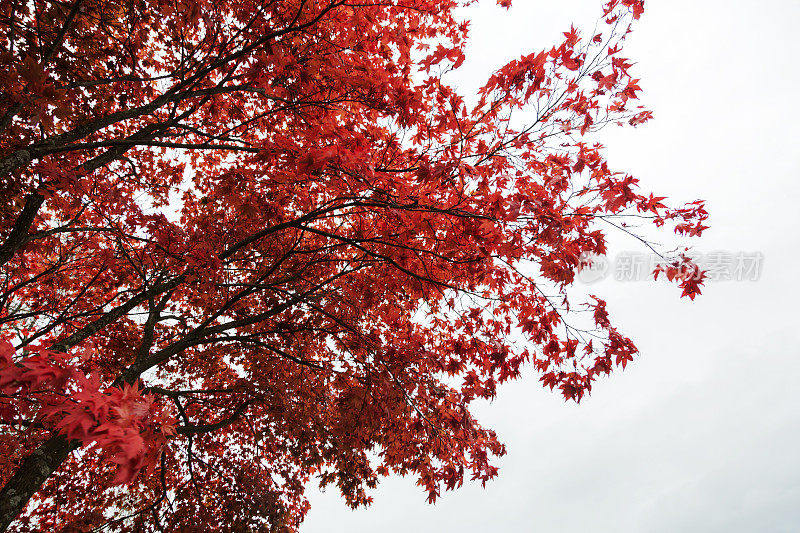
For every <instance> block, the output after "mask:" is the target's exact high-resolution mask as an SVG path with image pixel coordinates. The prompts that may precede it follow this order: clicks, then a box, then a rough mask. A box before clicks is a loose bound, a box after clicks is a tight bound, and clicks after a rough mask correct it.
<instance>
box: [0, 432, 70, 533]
mask: <svg viewBox="0 0 800 533" xmlns="http://www.w3.org/2000/svg"><path fill="white" fill-rule="evenodd" d="M76 448H77V446H76V445H75V444H74V441H73V442H72V443H71V442H68V441H67V439H66V438H65V437H64V436H63V435H56V436H54V437H50V438H49V439H48V440H47V441H45V442H44V443H43V444H42V445H41V446H39V447H38V448H37V449H36V451H34V452H33V453H32V454H30V455H29V456H28V457H27V458H26V459H25V460H24V461H23V462H22V464H21V465H20V466H19V468H17V471H16V472H15V473H14V475H13V476H12V477H11V479H9V480H8V482H7V483H6V484H5V486H4V487H3V489H2V490H0V531H5V530H6V529H8V526H9V524H11V522H12V521H13V520H14V519H15V518H17V516H19V514H20V513H21V512H22V510H23V509H25V506H26V505H27V504H28V501H29V500H30V499H31V497H32V496H33V495H34V494H36V492H38V490H39V489H40V488H41V487H42V484H43V483H44V482H45V480H47V478H49V477H50V475H51V474H52V473H53V472H55V471H56V469H58V467H59V466H61V463H63V462H64V460H66V458H67V457H68V456H69V454H70V452H72V451H73V450H74V449H76Z"/></svg>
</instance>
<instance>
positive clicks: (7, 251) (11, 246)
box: [0, 191, 44, 266]
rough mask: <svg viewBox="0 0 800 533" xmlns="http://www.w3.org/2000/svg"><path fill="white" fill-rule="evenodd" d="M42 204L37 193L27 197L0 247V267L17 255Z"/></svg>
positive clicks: (42, 197) (42, 198)
mask: <svg viewBox="0 0 800 533" xmlns="http://www.w3.org/2000/svg"><path fill="white" fill-rule="evenodd" d="M43 202H44V196H42V195H41V194H40V193H39V192H38V191H34V192H32V193H30V194H29V195H28V198H27V199H26V200H25V206H24V207H23V208H22V212H21V213H20V214H19V217H18V218H17V221H16V222H15V223H14V227H13V228H12V229H11V233H9V234H8V237H6V241H5V242H4V243H3V245H2V246H0V266H2V265H5V264H6V263H8V261H9V260H10V259H11V258H12V257H14V254H15V253H17V250H19V248H20V246H22V245H23V244H25V239H26V238H27V237H28V230H29V229H30V227H31V225H32V224H33V220H34V219H35V218H36V213H38V212H39V208H40V207H42V203H43Z"/></svg>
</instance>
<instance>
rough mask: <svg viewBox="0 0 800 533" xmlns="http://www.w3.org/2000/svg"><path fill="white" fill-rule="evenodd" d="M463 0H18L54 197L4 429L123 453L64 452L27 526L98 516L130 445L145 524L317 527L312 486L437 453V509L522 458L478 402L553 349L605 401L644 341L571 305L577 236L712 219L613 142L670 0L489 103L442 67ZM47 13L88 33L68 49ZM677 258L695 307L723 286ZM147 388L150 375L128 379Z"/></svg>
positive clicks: (623, 7) (134, 520) (9, 383)
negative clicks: (637, 169) (652, 179)
mask: <svg viewBox="0 0 800 533" xmlns="http://www.w3.org/2000/svg"><path fill="white" fill-rule="evenodd" d="M464 3H465V4H469V3H470V2H468V1H467V2H464ZM499 3H500V4H501V5H503V6H505V7H509V5H510V2H509V1H507V0H500V2H499ZM459 4H460V3H458V2H455V1H435V0H392V1H388V2H379V3H367V4H350V3H347V2H341V1H338V0H331V1H327V0H286V1H282V2H262V1H255V0H252V1H251V0H247V1H241V0H236V1H234V0H217V1H215V2H206V1H200V2H183V1H180V2H177V3H174V2H173V3H169V2H167V3H165V2H149V1H146V2H145V4H143V5H146V6H147V9H140V8H136V7H135V6H133V5H132V4H130V3H129V2H125V1H121V0H83V2H82V3H76V4H75V5H74V7H75V9H70V8H69V7H68V6H66V5H62V4H60V3H59V4H56V3H52V4H47V5H46V6H45V7H42V8H41V10H39V11H37V10H35V9H33V7H32V6H33V4H31V3H23V4H20V5H19V6H18V9H17V10H16V11H15V12H14V13H15V15H14V16H16V17H18V18H19V19H21V20H22V19H24V20H26V21H28V23H27V24H26V25H25V26H24V27H23V26H21V25H9V24H6V25H5V26H3V21H4V20H11V15H10V12H5V13H6V17H5V18H0V29H1V30H3V31H4V32H5V33H3V36H4V37H3V38H4V39H6V40H8V41H13V42H14V43H15V48H14V50H15V52H14V53H13V54H11V56H8V57H7V56H0V64H2V65H3V66H7V67H9V68H7V69H5V70H3V69H0V70H3V72H0V87H2V88H3V95H9V96H8V97H7V98H6V97H5V96H4V97H3V98H5V99H4V100H2V102H0V103H2V105H3V106H5V107H4V109H5V111H4V113H5V115H3V116H0V154H2V160H0V163H2V164H0V173H3V172H4V173H5V174H3V176H4V181H3V182H2V183H1V184H0V187H2V189H1V190H2V192H3V194H5V195H6V196H8V197H9V198H11V201H10V202H8V205H7V206H6V205H3V204H2V203H0V232H1V233H2V236H3V238H4V239H8V240H9V241H13V239H11V237H12V236H14V231H15V230H16V229H18V228H17V226H18V224H19V223H18V221H19V220H21V219H24V217H22V216H21V215H20V213H21V212H22V211H24V210H25V208H27V207H28V206H30V205H44V206H45V207H44V208H42V209H39V210H38V212H37V213H36V216H35V217H33V218H30V221H29V224H28V226H27V227H25V228H23V229H24V231H22V232H18V233H20V234H21V237H20V238H18V239H17V241H16V245H14V243H13V242H12V243H11V244H10V245H8V246H6V244H2V245H0V258H3V260H7V261H8V262H7V263H6V264H5V265H4V269H5V272H6V274H7V275H6V276H4V278H3V279H2V280H0V282H2V284H1V285H0V289H2V291H3V292H2V294H0V301H2V302H3V307H2V309H0V323H2V324H3V325H4V327H5V326H6V325H8V327H9V331H13V332H14V335H15V342H19V344H18V345H19V346H23V347H28V350H29V352H28V353H29V355H28V356H26V357H23V358H22V359H21V360H19V361H17V362H16V363H15V362H13V361H12V353H11V351H10V348H8V346H5V347H4V348H3V349H4V350H5V351H4V353H5V354H6V355H5V356H4V357H5V359H4V360H3V361H4V363H3V364H4V366H3V370H2V372H3V374H2V375H3V376H4V377H3V380H4V381H3V387H4V391H6V392H4V394H6V397H4V398H3V403H2V405H3V406H4V407H3V408H4V411H3V413H4V414H3V417H4V420H5V421H7V422H9V423H11V424H14V425H13V426H9V427H10V428H11V429H10V430H9V432H8V433H7V434H5V435H3V438H2V440H0V447H2V450H19V449H21V448H22V447H23V446H31V447H36V446H43V445H44V443H47V442H48V440H47V439H49V438H52V434H53V433H54V432H61V433H63V434H66V435H67V436H68V437H69V438H72V439H75V440H77V441H80V442H81V443H82V444H85V445H91V446H94V447H95V451H96V452H97V453H94V454H83V455H81V456H80V457H78V454H75V455H74V456H72V457H71V458H69V459H67V460H65V461H64V462H63V464H62V466H61V468H60V469H59V470H58V471H56V472H55V473H54V474H53V476H52V477H51V478H50V479H49V480H48V481H47V483H45V485H44V487H43V488H42V490H41V491H40V492H39V494H38V495H37V498H36V505H33V506H31V507H30V509H29V515H26V516H25V517H24V519H25V520H38V521H39V522H38V523H40V524H45V525H46V526H47V527H50V528H52V529H57V528H63V527H66V526H65V524H70V525H71V527H73V526H74V524H75V523H77V522H75V520H78V519H77V518H76V517H79V516H80V517H81V520H82V521H81V522H80V524H81V525H80V526H74V527H76V528H78V529H80V528H83V529H90V528H93V527H98V526H100V525H102V524H103V523H104V522H105V520H106V518H104V516H103V512H104V510H106V509H109V508H111V507H113V506H114V505H116V503H117V501H118V499H119V495H118V493H117V492H115V490H116V489H113V488H108V485H109V484H110V479H111V477H112V476H110V475H107V474H108V473H109V472H110V470H111V469H112V468H117V467H116V466H115V465H114V462H116V463H119V464H121V465H122V466H121V467H119V468H118V470H117V472H118V477H117V479H118V480H120V481H131V480H132V483H130V484H129V485H128V487H127V488H126V495H125V498H126V502H129V505H128V504H126V505H128V507H130V508H131V515H130V518H129V519H128V518H126V519H125V520H120V521H119V523H117V524H116V526H115V527H119V528H120V530H121V531H124V530H142V529H156V528H159V527H162V528H165V529H174V530H180V529H182V528H183V529H186V528H191V527H192V525H193V524H196V523H197V521H202V522H203V523H204V524H205V525H206V526H207V527H208V529H215V530H220V531H238V530H259V529H269V528H271V529H272V530H280V531H294V530H296V529H297V527H299V524H300V522H301V520H302V518H303V516H304V515H305V513H306V511H307V509H308V504H307V502H306V501H305V499H304V496H303V489H304V486H305V485H306V484H307V483H308V482H309V481H310V480H311V479H314V478H317V479H319V480H320V482H321V483H322V484H323V485H335V486H337V487H338V488H339V489H340V490H341V492H342V494H343V495H344V497H345V498H346V500H347V502H348V503H349V504H351V505H353V506H356V505H362V504H367V503H369V502H370V497H369V496H368V494H367V489H369V488H371V487H374V486H375V485H376V483H377V482H378V479H379V478H380V477H381V476H384V475H388V474H390V473H396V474H411V475H414V476H416V478H417V479H418V482H419V484H420V485H421V486H423V487H424V488H425V490H426V491H427V493H428V498H429V500H430V501H434V500H435V499H436V498H437V497H438V496H439V495H440V494H441V493H442V491H444V490H449V489H454V488H455V487H458V486H460V485H461V483H462V482H463V480H464V479H465V478H466V479H469V478H472V479H475V480H480V481H481V482H485V481H487V480H489V479H491V478H492V477H494V476H495V475H496V474H497V468H496V466H495V465H494V464H493V459H494V458H495V457H496V456H499V455H502V454H503V453H505V448H504V447H503V445H502V444H501V443H500V441H499V439H498V437H497V435H496V434H495V433H494V432H493V431H492V430H490V429H487V428H484V427H482V426H481V425H480V424H479V422H478V421H477V420H476V419H475V417H474V416H473V415H472V414H471V411H470V409H471V406H472V405H473V402H475V401H476V400H478V399H491V398H493V397H494V396H495V394H496V392H497V388H498V385H499V384H501V383H503V382H505V381H508V380H511V379H514V378H516V377H518V376H519V375H520V373H521V372H522V371H523V367H524V366H525V365H526V364H527V365H530V366H532V367H533V368H534V369H535V370H536V371H538V372H539V373H540V374H541V380H542V382H543V384H544V385H545V386H547V387H549V388H551V389H554V390H558V391H560V393H561V394H562V395H563V396H564V397H565V398H566V399H569V400H574V401H580V400H581V398H583V397H585V395H586V394H587V393H588V392H590V391H591V387H592V384H593V383H594V381H595V380H596V379H598V378H599V377H601V376H604V375H606V374H609V373H610V372H612V371H613V370H614V369H616V368H624V367H625V366H626V365H627V364H628V363H629V362H630V361H631V360H632V359H633V358H634V356H635V354H636V348H635V347H634V345H633V343H632V342H631V340H630V339H628V338H627V337H625V336H624V335H622V334H621V333H620V332H619V331H618V330H617V329H616V327H615V326H614V325H613V324H612V321H611V320H610V318H609V316H608V313H607V311H606V305H605V303H604V302H603V301H602V300H600V299H599V298H597V299H595V300H594V301H593V302H591V303H590V304H588V305H589V307H588V310H589V311H590V313H589V315H590V316H591V317H592V322H593V323H592V324H590V328H593V330H594V331H592V332H591V333H592V334H591V336H589V337H586V336H584V335H583V331H582V330H581V329H580V328H576V327H574V326H573V325H572V324H571V320H572V318H573V314H572V313H571V312H570V311H571V310H572V307H573V306H572V305H571V303H570V300H569V298H567V288H568V287H569V286H570V284H572V283H573V281H574V279H575V273H576V271H577V270H578V269H579V268H580V261H581V260H580V258H581V257H585V256H586V255H591V254H603V253H605V252H606V240H605V233H604V229H603V228H605V227H607V225H608V224H606V223H610V224H612V225H617V226H618V227H622V224H624V221H625V220H626V218H625V217H628V216H630V215H634V216H635V217H636V220H650V221H651V222H653V223H654V224H655V225H656V226H663V225H674V226H675V227H674V229H675V231H676V232H677V233H678V234H679V235H683V236H687V237H693V236H698V235H700V234H701V233H702V231H703V230H704V229H705V226H704V225H703V222H704V221H705V219H706V217H707V213H706V212H705V209H704V207H703V204H702V202H694V203H692V204H689V205H687V206H684V207H678V208H675V207H670V206H669V205H668V202H666V200H665V198H663V197H660V196H654V195H652V194H649V193H644V192H642V191H641V190H640V188H639V181H638V179H637V178H636V177H634V176H631V175H629V174H625V173H619V172H615V171H614V170H612V168H611V166H610V165H609V163H608V162H607V161H606V160H605V158H604V156H603V150H602V146H601V145H600V144H598V143H597V142H595V141H594V139H593V135H595V134H596V132H597V131H598V130H600V129H601V128H602V127H603V126H605V125H607V124H622V125H633V126H636V125H638V124H641V123H644V122H646V121H647V120H649V119H650V118H651V116H652V114H651V113H650V112H649V111H648V110H646V109H643V108H642V107H640V106H638V105H636V101H637V99H638V96H639V94H640V92H641V88H640V85H639V80H637V79H636V78H633V77H632V73H631V67H632V62H631V61H629V60H628V59H626V58H624V57H622V55H621V44H622V41H623V40H624V39H625V36H626V35H627V33H628V31H629V30H630V24H631V21H632V20H633V19H635V18H638V17H639V16H640V15H641V12H642V7H643V2H642V1H636V0H616V1H611V2H609V3H608V4H607V5H606V6H605V10H604V16H605V20H606V22H607V23H608V24H601V25H600V26H601V29H600V30H598V33H597V34H594V35H590V36H588V37H584V36H582V35H581V34H580V32H579V31H578V30H577V29H575V28H570V30H569V31H567V32H566V33H565V34H564V40H563V42H561V43H558V44H557V45H556V46H553V47H552V48H550V49H549V50H544V51H541V52H537V53H532V54H529V55H525V56H523V57H521V58H519V59H517V60H514V61H511V62H509V63H508V64H507V65H505V66H503V67H502V68H500V69H499V70H498V71H497V72H495V73H494V74H493V75H492V76H491V77H490V78H489V79H488V81H487V83H486V84H485V86H484V87H483V88H482V89H480V91H479V94H478V101H477V103H476V104H475V105H468V103H467V101H466V99H465V98H464V97H463V96H462V95H459V94H458V92H457V91H456V89H455V88H453V87H450V86H448V85H447V83H446V76H445V75H444V74H443V73H446V72H447V71H448V70H449V69H451V68H457V67H458V66H459V65H461V64H462V63H463V62H464V60H465V55H464V43H465V39H466V35H467V24H466V23H460V22H458V21H457V19H456V17H455V15H454V10H455V9H456V7H458V5H459ZM3 9H10V4H8V3H7V4H4V5H3ZM42 10H43V11H42ZM67 16H72V17H73V18H72V23H71V24H69V25H68V24H61V21H64V20H65V19H66V17H67ZM12 26H13V27H12ZM31 28H37V31H33V30H32V29H31ZM62 28H68V29H69V31H68V32H66V33H64V35H61V33H62V32H61V29H62ZM67 34H68V35H67ZM40 35H45V36H46V37H47V39H46V40H47V41H48V42H53V43H55V42H57V41H58V39H59V38H64V39H67V40H68V44H69V46H66V47H63V50H61V52H60V53H59V54H55V55H52V56H50V57H46V56H47V54H42V53H41V51H40V50H39V49H40V48H41V46H39V45H37V44H36V43H39V41H40V40H41V37H40ZM32 43H33V44H32ZM120 43H123V44H120ZM9 48H10V47H9ZM34 56H35V58H36V59H37V60H36V61H33V60H29V59H27V58H28V57H34ZM45 59H47V61H46V60H45ZM45 63H46V65H45ZM26 65H27V66H26ZM42 65H45V66H46V68H45V67H42ZM520 110H522V111H523V113H519V111H520ZM45 115H46V118H43V117H44V116H45ZM520 116H526V117H532V118H531V119H530V120H529V121H528V122H526V123H519V121H518V120H517V119H516V117H520ZM4 117H12V118H10V119H6V118H4ZM37 117H38V118H37ZM178 154H180V155H178ZM37 201H38V202H39V204H36V202H37ZM36 209H38V207H37V208H36ZM34 211H36V210H34ZM12 245H14V246H16V248H15V253H13V254H7V253H6V251H7V250H11V249H12V248H14V246H12ZM3 254H6V255H3ZM532 265H533V266H532ZM671 268H674V269H675V270H666V271H665V273H666V274H667V277H669V278H670V279H672V280H673V281H674V282H676V283H678V284H679V285H680V286H681V288H682V289H683V292H684V295H686V296H689V297H690V298H693V297H694V295H695V294H696V293H697V292H698V291H699V289H698V286H699V283H700V282H701V281H702V277H701V276H689V275H688V273H687V271H686V268H688V267H682V266H680V265H674V266H673V267H671ZM8 338H12V336H11V335H9V336H8ZM33 343H35V344H37V345H41V346H49V347H50V349H48V350H39V351H35V350H33V351H32V350H30V348H29V347H30V346H33V345H34V344H33ZM88 343H92V346H93V349H92V350H90V351H87V352H86V357H85V361H84V362H81V363H80V364H78V363H76V364H72V363H70V362H69V361H70V359H68V358H67V356H66V355H61V354H63V352H65V351H69V349H80V348H81V347H82V346H84V345H86V344H88ZM65 347H66V349H65ZM30 354H35V355H30ZM81 368H83V369H86V368H92V374H91V375H92V378H91V379H90V378H89V377H87V374H86V373H85V372H83V371H81V370H79V369H81ZM137 379H138V380H141V382H143V383H144V384H145V385H146V389H147V390H148V391H150V394H151V395H152V396H151V395H143V394H142V393H141V391H140V390H139V389H138V388H137V387H128V386H123V387H117V386H115V384H119V383H123V382H128V383H130V382H135V381H136V380H137ZM154 398H157V400H156V399H154ZM170 414H171V415H172V416H173V417H174V418H175V420H176V422H175V424H176V427H175V429H174V432H175V435H174V436H173V444H171V445H170V446H168V447H162V444H163V439H165V438H166V437H168V436H170V435H171V433H172V430H171V429H170V428H171V427H172V426H171V424H172V422H171V421H170V418H169V415H170ZM24 424H29V426H27V427H30V428H31V430H30V431H28V430H27V429H24V428H25V427H26V426H24ZM20 428H23V429H20ZM84 448H85V447H84ZM159 449H161V451H162V452H163V453H162V455H161V457H162V461H161V462H160V463H159V464H158V465H156V466H155V467H154V468H150V469H147V470H145V471H144V472H143V473H142V474H141V475H138V476H136V472H137V471H138V470H139V469H140V468H142V467H143V465H147V464H153V461H154V460H155V457H156V454H157V452H158V450H159ZM15 453H16V452H15ZM22 455H24V454H22V453H16V455H14V456H13V458H10V459H7V460H5V461H4V462H0V467H2V468H1V469H0V472H2V474H3V475H4V476H5V478H4V479H7V478H8V477H10V475H11V473H12V472H13V471H14V468H16V467H17V465H18V464H19V463H20V461H19V460H18V459H20V456H22ZM9 457H11V454H9ZM109 465H111V466H109ZM98 473H101V474H103V475H98ZM98 479H100V480H101V481H98ZM107 481H108V482H109V483H106V482H107ZM64 487H67V489H64ZM20 527H22V528H23V529H24V526H20Z"/></svg>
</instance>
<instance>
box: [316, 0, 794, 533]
mask: <svg viewBox="0 0 800 533" xmlns="http://www.w3.org/2000/svg"><path fill="white" fill-rule="evenodd" d="M494 4H495V3H494V1H493V0H484V1H483V3H482V5H481V6H480V7H478V8H476V9H473V10H472V12H473V13H474V17H473V24H472V40H471V45H470V48H469V54H468V58H469V59H468V63H467V64H466V65H465V67H464V71H465V72H464V74H463V76H464V79H465V82H464V87H468V86H470V84H472V85H471V86H473V87H474V86H478V85H480V83H481V81H482V80H483V78H484V74H485V73H488V72H489V71H490V70H491V69H492V68H493V67H497V66H500V65H501V64H503V63H504V62H505V61H507V60H509V59H512V58H515V57H518V56H519V55H520V54H521V53H528V52H531V51H535V50H539V49H542V48H549V47H550V46H551V45H552V44H554V43H557V42H558V39H559V38H560V36H561V32H562V31H564V30H566V29H568V28H569V25H570V23H571V22H575V23H576V26H577V27H579V28H584V29H586V31H587V32H589V31H591V27H587V26H591V25H593V21H594V20H595V19H596V17H597V15H598V13H599V12H600V4H601V1H600V0H570V1H564V2H557V1H553V0H549V1H547V2H544V1H540V0H526V1H523V0H516V2H515V4H516V5H515V6H514V8H512V10H511V11H510V12H507V11H505V10H503V9H501V8H499V7H495V5H494ZM646 7H647V9H646V12H645V15H644V16H643V18H642V20H641V21H639V23H638V24H637V25H636V29H635V32H634V34H632V36H631V38H630V41H629V42H628V43H627V46H626V50H625V52H626V53H625V55H626V56H627V57H631V58H632V59H634V60H635V61H636V62H637V66H636V67H635V70H634V72H635V73H636V77H640V78H642V82H641V85H642V87H643V88H644V95H643V101H644V102H645V103H646V104H647V105H648V106H649V108H650V109H652V110H653V111H654V112H655V116H656V118H655V120H654V121H652V122H651V123H649V124H647V125H645V126H643V127H640V128H638V129H636V130H633V129H630V128H626V129H608V130H606V131H605V132H603V133H602V141H603V142H604V143H605V144H606V146H607V147H608V152H607V153H608V157H609V159H610V162H611V164H612V166H613V167H614V168H616V169H619V170H624V171H627V172H630V173H632V174H633V175H635V176H637V177H639V178H640V180H641V182H642V184H643V188H644V189H645V190H652V191H653V192H655V193H656V194H659V195H668V196H669V197H670V198H671V199H672V200H673V201H675V202H678V201H681V202H683V201H691V200H694V199H696V198H703V199H706V200H707V203H708V209H709V211H710V212H711V219H710V222H711V224H710V225H711V227H712V229H711V230H708V231H707V233H706V234H705V236H704V237H703V238H702V239H701V240H700V241H697V242H696V243H695V246H696V248H697V249H698V251H701V252H711V251H714V250H723V251H729V252H761V253H762V254H763V256H764V262H763V272H762V275H761V278H760V280H758V281H755V282H754V281H741V282H735V281H727V282H718V283H715V284H712V285H710V286H707V287H706V288H705V289H704V291H703V292H704V294H703V295H702V296H701V297H699V298H698V299H697V300H696V301H695V302H690V301H689V300H688V299H685V298H684V299H679V298H678V296H679V291H678V290H677V289H676V288H675V287H674V286H667V285H662V284H660V283H653V282H620V281H615V280H613V279H609V280H605V281H602V282H599V283H598V284H597V285H596V286H593V287H592V290H593V291H594V292H596V293H597V294H598V295H600V296H601V297H604V298H606V299H607V300H608V302H609V309H610V311H611V313H612V317H613V318H615V319H616V323H617V325H618V326H620V328H621V329H622V330H623V332H624V333H625V334H627V335H629V336H631V337H632V338H633V339H634V341H635V342H636V343H637V345H638V347H639V349H640V350H641V352H642V355H641V356H640V357H639V358H638V359H637V360H635V361H634V363H633V364H632V365H630V366H629V367H628V369H627V370H626V371H625V372H621V373H617V374H614V375H612V377H611V378H609V379H605V380H603V381H601V382H600V383H599V384H598V385H597V386H596V387H595V388H594V390H593V393H592V395H591V396H590V397H589V398H587V399H585V400H584V401H583V402H582V403H581V404H580V405H579V406H576V405H574V404H572V403H570V404H565V403H564V402H563V400H562V399H561V398H560V397H559V396H558V395H557V394H555V393H550V392H549V391H545V390H544V389H542V388H541V386H540V385H539V384H538V382H537V377H536V376H535V375H534V374H533V372H528V373H527V374H526V378H524V379H521V380H518V381H517V382H514V383H512V384H508V385H506V386H505V387H503V388H501V389H500V392H499V395H498V399H497V400H496V401H494V402H493V403H492V404H490V405H487V406H484V407H481V409H480V412H479V418H480V420H481V421H482V422H483V423H484V424H485V425H487V426H489V427H493V428H495V429H496V430H498V432H499V434H500V436H501V438H502V439H503V441H504V442H505V443H506V445H507V446H508V451H509V453H508V455H507V456H506V457H505V458H503V459H502V460H501V461H500V475H499V477H498V478H497V479H496V480H494V481H493V482H491V483H490V484H489V485H487V487H486V489H481V488H480V485H478V484H474V483H473V484H470V483H465V486H464V487H462V488H461V489H460V490H458V491H456V492H448V493H446V494H445V495H444V497H443V498H441V499H440V500H439V501H438V502H437V504H436V505H434V506H431V505H428V504H426V503H425V493H424V492H423V491H422V490H421V489H420V488H419V487H416V486H415V484H414V483H415V480H414V479H412V478H405V479H402V478H392V479H388V480H385V481H384V482H383V483H382V484H381V485H380V486H379V487H378V489H377V490H376V491H374V492H373V496H374V498H375V503H374V504H373V505H372V506H371V507H370V508H368V509H365V510H364V509H362V510H358V511H350V510H349V509H348V508H347V507H346V506H345V505H344V503H343V502H342V500H341V498H340V497H339V495H338V494H337V493H336V491H335V490H334V489H330V490H328V491H327V492H326V493H324V494H320V493H318V492H312V496H311V504H312V509H311V511H310V513H309V516H308V519H307V520H306V523H305V525H304V526H303V527H302V528H301V531H303V532H304V533H323V532H324V533H332V532H333V533H336V532H339V531H342V532H344V531H347V532H349V533H358V532H373V531H380V532H386V533H394V532H398V533H400V532H402V533H408V532H409V531H414V532H420V533H425V532H429V531H430V532H442V533H449V532H454V533H455V532H459V533H470V532H486V531H503V532H510V533H517V532H525V533H527V532H588V531H591V532H601V533H602V532H615V533H617V532H639V531H644V532H653V533H657V532H662V531H663V532H675V531H702V532H717V531H718V532H725V533H738V532H754V531H758V532H790V531H791V532H794V531H798V530H800V452H799V451H798V450H800V396H799V395H798V392H797V391H798V383H799V382H800V348H798V346H800V333H799V332H798V331H799V330H798V327H797V322H798V319H799V318H800V313H798V311H797V307H798V306H799V305H800V289H798V278H799V277H800V276H798V275H797V274H796V272H797V266H798V263H799V262H800V252H799V251H798V245H800V238H799V237H800V231H799V230H798V227H797V225H798V222H800V217H798V215H797V212H798V205H800V184H798V183H799V180H798V178H800V149H798V141H800V135H798V133H797V132H798V130H797V125H798V123H800V111H799V110H800V105H798V102H797V100H798V95H800V90H799V89H800V74H798V68H797V58H798V57H800V45H799V44H798V43H800V40H799V39H798V38H797V31H798V28H800V2H798V1H797V0H772V1H764V2H745V1H742V0H736V1H730V0H729V1H723V0H704V1H688V0H648V2H647V5H646ZM618 242H619V245H618V246H619V248H617V249H616V250H612V255H613V253H614V252H615V251H616V252H619V251H623V250H633V249H637V247H636V246H635V244H634V243H632V242H628V241H622V240H620V241H618Z"/></svg>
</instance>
